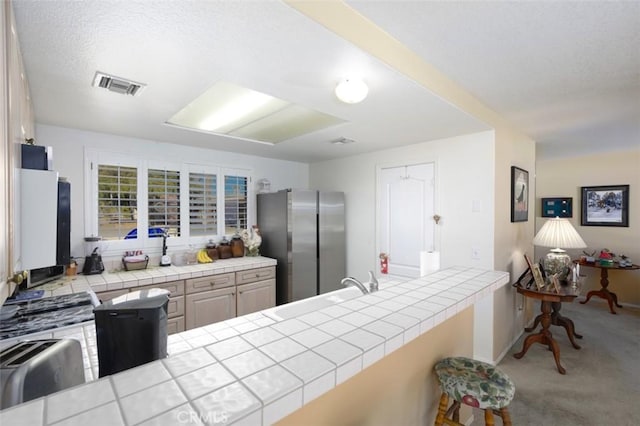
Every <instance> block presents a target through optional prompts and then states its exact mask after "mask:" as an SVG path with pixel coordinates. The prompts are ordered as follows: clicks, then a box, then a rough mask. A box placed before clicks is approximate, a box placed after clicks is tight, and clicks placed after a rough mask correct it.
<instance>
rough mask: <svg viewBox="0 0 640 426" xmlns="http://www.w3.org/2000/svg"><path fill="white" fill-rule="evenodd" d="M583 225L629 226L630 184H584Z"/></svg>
mask: <svg viewBox="0 0 640 426" xmlns="http://www.w3.org/2000/svg"><path fill="white" fill-rule="evenodd" d="M581 213H582V221H581V225H582V226H624V227H628V226H629V185H608V186H583V187H582V212H581Z"/></svg>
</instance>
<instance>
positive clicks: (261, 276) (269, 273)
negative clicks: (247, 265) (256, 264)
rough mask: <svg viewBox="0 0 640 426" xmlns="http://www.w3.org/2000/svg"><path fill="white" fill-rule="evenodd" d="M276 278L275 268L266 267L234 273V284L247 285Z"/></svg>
mask: <svg viewBox="0 0 640 426" xmlns="http://www.w3.org/2000/svg"><path fill="white" fill-rule="evenodd" d="M275 277H276V268H275V267H274V266H267V267H265V268H255V269H247V270H246V271H238V272H236V284H247V283H253V282H256V281H263V280H268V279H270V278H275Z"/></svg>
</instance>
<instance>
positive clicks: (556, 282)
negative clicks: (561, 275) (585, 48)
mask: <svg viewBox="0 0 640 426" xmlns="http://www.w3.org/2000/svg"><path fill="white" fill-rule="evenodd" d="M551 282H552V283H553V289H554V290H555V291H556V293H558V294H560V280H559V279H558V274H553V276H552V277H551Z"/></svg>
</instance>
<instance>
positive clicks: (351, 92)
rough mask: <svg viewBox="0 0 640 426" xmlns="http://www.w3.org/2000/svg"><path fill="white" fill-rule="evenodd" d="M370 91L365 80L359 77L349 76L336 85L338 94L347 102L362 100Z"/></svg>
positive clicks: (353, 102)
mask: <svg viewBox="0 0 640 426" xmlns="http://www.w3.org/2000/svg"><path fill="white" fill-rule="evenodd" d="M368 93H369V88H368V87H367V85H366V84H365V82H364V81H362V80H359V79H353V78H347V79H344V80H342V81H341V82H340V83H338V85H337V86H336V96H337V97H338V99H340V100H341V101H342V102H344V103H347V104H357V103H358V102H362V101H363V100H364V98H366V97H367V94H368Z"/></svg>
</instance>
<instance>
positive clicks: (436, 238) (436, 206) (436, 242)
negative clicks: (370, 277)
mask: <svg viewBox="0 0 640 426" xmlns="http://www.w3.org/2000/svg"><path fill="white" fill-rule="evenodd" d="M421 164H433V211H434V213H435V214H440V213H439V211H440V196H439V194H440V191H439V190H438V188H439V186H440V184H439V179H438V171H439V167H438V160H437V158H434V157H426V158H423V159H421V160H412V161H393V162H388V163H379V164H376V172H375V173H376V176H375V179H376V185H375V194H374V197H375V212H374V215H375V229H374V232H375V242H376V243H375V252H374V259H373V262H374V263H373V264H374V265H375V269H374V270H375V271H376V275H377V276H380V275H381V274H380V259H379V255H380V232H379V229H380V208H381V206H380V197H379V194H380V172H381V171H382V170H383V169H392V168H396V167H404V166H418V165H421ZM440 238H441V233H440V226H439V225H438V224H436V225H435V226H434V230H433V249H434V251H439V249H440Z"/></svg>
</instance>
